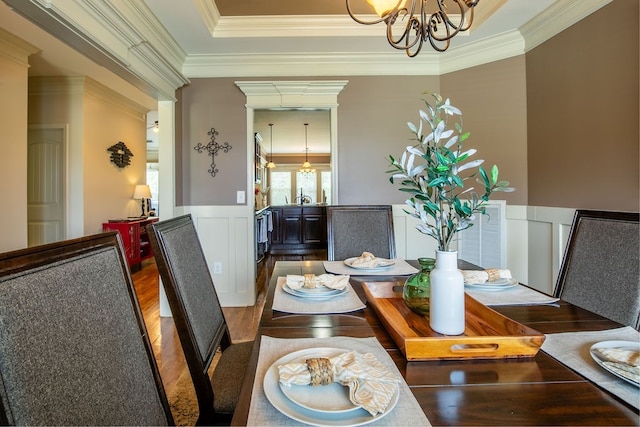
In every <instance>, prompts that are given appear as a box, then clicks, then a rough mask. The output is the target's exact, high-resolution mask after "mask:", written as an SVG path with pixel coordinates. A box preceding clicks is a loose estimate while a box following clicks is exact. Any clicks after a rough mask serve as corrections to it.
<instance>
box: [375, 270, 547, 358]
mask: <svg viewBox="0 0 640 427" xmlns="http://www.w3.org/2000/svg"><path fill="white" fill-rule="evenodd" d="M402 285H403V284H402V283H400V282H364V283H363V284H362V287H363V289H364V292H365V294H366V296H367V300H368V301H369V303H370V304H371V306H372V307H373V309H374V310H375V311H376V313H377V314H378V317H379V318H380V320H381V322H382V323H383V324H384V326H385V328H386V329H387V332H389V334H390V335H391V337H392V338H393V340H394V341H395V342H396V344H397V345H398V347H400V350H401V351H402V352H403V353H404V355H405V357H406V358H407V360H460V359H471V358H475V359H501V358H517V357H533V356H535V355H536V353H538V350H539V349H540V346H542V343H543V342H544V335H543V334H542V333H540V332H538V331H536V330H534V329H532V328H529V327H528V326H525V325H522V324H520V323H518V322H516V321H514V320H511V319H509V318H508V317H505V316H503V315H502V314H500V313H498V312H496V311H494V310H492V309H490V308H489V307H487V306H485V305H484V304H481V303H480V302H478V301H477V300H475V299H473V298H472V297H470V296H469V295H466V294H465V310H466V316H465V323H466V327H465V331H464V333H463V334H462V335H442V334H440V333H438V332H435V331H434V330H433V329H431V328H430V327H429V319H428V318H427V317H424V316H420V315H419V314H416V313H414V312H413V311H411V310H410V309H409V307H407V306H406V304H405V303H404V300H403V299H402Z"/></svg>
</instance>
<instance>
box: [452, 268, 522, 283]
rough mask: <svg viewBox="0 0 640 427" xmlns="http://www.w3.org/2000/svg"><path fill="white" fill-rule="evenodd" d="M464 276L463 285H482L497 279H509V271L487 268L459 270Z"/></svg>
mask: <svg viewBox="0 0 640 427" xmlns="http://www.w3.org/2000/svg"><path fill="white" fill-rule="evenodd" d="M460 272H461V273H462V276H464V283H473V284H483V283H486V282H493V281H496V280H498V279H511V271H510V270H500V269H497V268H488V269H486V270H460Z"/></svg>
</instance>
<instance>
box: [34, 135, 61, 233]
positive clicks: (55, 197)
mask: <svg viewBox="0 0 640 427" xmlns="http://www.w3.org/2000/svg"><path fill="white" fill-rule="evenodd" d="M66 139H67V130H66V127H65V126H62V125H60V126H29V129H28V133H27V244H28V246H37V245H43V244H45V243H52V242H58V241H60V240H64V239H65V236H66V221H65V218H66V204H67V203H66V200H67V191H66V188H65V182H66V179H65V176H66V161H65V157H66V154H65V153H66V147H67V142H66Z"/></svg>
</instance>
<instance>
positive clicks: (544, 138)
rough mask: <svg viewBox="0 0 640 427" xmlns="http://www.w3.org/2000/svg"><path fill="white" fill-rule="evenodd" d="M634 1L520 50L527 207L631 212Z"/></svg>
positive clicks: (620, 2) (635, 123)
mask: <svg viewBox="0 0 640 427" xmlns="http://www.w3.org/2000/svg"><path fill="white" fill-rule="evenodd" d="M638 3H639V2H638V1H637V0H616V1H613V2H611V3H610V4H609V5H607V6H605V7H604V8H602V9H600V10H599V11H598V12H596V13H594V14H593V15H591V16H588V17H587V18H585V19H584V20H582V21H580V22H578V23H577V24H575V25H574V26H573V27H571V28H569V29H567V30H565V31H564V32H562V33H560V34H558V35H557V36H555V37H554V38H552V39H550V40H548V41H547V42H546V43H544V44H542V45H540V46H538V47H537V48H535V49H533V50H532V51H530V52H529V53H528V54H527V101H528V106H527V111H528V123H529V126H528V129H529V130H528V153H529V179H528V181H529V204H530V205H539V206H560V207H572V208H585V209H617V210H632V211H637V210H638V208H639V204H640V200H639V197H640V194H639V193H640V191H639V190H638V181H639V175H638V164H639V161H638V160H639V155H638V145H639V140H640V138H639V136H638V130H639V127H640V124H639V120H638V118H639V116H640V112H639V111H638V105H639V99H638V92H639V89H638V80H639V77H638V62H639V58H638V52H639V50H640V47H639V43H638V39H639V36H638V27H639V25H638V13H639V11H638Z"/></svg>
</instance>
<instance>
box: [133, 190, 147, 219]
mask: <svg viewBox="0 0 640 427" xmlns="http://www.w3.org/2000/svg"><path fill="white" fill-rule="evenodd" d="M133 198H134V199H136V200H138V199H140V200H142V202H141V205H142V213H141V214H140V216H145V215H144V204H145V200H147V199H150V198H151V189H150V188H149V186H148V185H136V189H135V190H134V191H133Z"/></svg>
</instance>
